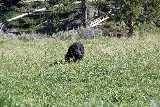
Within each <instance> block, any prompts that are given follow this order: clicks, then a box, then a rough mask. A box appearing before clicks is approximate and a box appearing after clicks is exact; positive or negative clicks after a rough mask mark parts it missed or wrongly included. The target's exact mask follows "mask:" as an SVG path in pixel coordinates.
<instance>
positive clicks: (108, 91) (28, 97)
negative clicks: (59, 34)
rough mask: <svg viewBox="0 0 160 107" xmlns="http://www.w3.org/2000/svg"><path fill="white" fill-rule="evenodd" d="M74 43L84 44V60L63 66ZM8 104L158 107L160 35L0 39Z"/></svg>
mask: <svg viewBox="0 0 160 107" xmlns="http://www.w3.org/2000/svg"><path fill="white" fill-rule="evenodd" d="M74 41H81V42H82V43H83V44H84V47H85V58H84V60H83V61H80V62H78V63H70V64H63V63H60V61H61V60H62V59H63V61H64V55H65V53H66V51H67V47H68V46H69V45H70V44H71V43H73V42H74ZM54 63H58V64H54ZM154 105H155V106H154ZM3 106H5V107H25V106H26V107H29V106H32V107H49V106H56V107H103V106H104V107H107V106H108V107H115V106H122V107H144V106H147V107H149V106H154V107H156V106H157V107H158V106H160V36H158V35H150V36H144V37H135V38H121V39H117V38H98V39H89V40H84V39H79V40H76V39H72V40H65V41H62V40H44V39H42V40H31V41H23V40H19V39H9V38H0V107H3Z"/></svg>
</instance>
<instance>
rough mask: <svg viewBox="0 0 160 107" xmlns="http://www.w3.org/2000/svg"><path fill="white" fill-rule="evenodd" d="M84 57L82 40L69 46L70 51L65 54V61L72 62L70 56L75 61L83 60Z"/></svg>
mask: <svg viewBox="0 0 160 107" xmlns="http://www.w3.org/2000/svg"><path fill="white" fill-rule="evenodd" d="M83 57H84V46H83V45H82V44H81V43H80V42H75V43H73V44H72V45H71V46H70V47H69V48H68V52H67V53H66V55H65V61H66V62H70V58H72V59H73V61H74V62H76V61H77V60H81V59H83Z"/></svg>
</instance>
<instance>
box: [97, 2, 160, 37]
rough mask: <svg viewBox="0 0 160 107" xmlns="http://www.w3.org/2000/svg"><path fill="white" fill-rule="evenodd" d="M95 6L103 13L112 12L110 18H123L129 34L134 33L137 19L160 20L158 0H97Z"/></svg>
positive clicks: (159, 3) (115, 19) (117, 19)
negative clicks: (112, 15)
mask: <svg viewBox="0 0 160 107" xmlns="http://www.w3.org/2000/svg"><path fill="white" fill-rule="evenodd" d="M95 4H96V6H97V7H98V8H99V9H100V10H101V11H102V12H103V13H105V14H108V13H110V14H108V15H111V14H114V17H113V19H112V20H114V21H121V20H124V21H125V22H126V25H127V26H128V27H129V32H128V34H129V36H132V35H133V34H134V25H136V24H137V23H139V20H140V19H142V20H143V21H148V22H151V21H154V20H160V12H159V9H160V2H159V0H99V1H97V2H96V3H95Z"/></svg>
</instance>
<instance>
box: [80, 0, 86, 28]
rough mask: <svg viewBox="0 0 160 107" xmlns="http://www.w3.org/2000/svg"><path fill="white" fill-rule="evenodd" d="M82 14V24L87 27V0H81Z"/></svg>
mask: <svg viewBox="0 0 160 107" xmlns="http://www.w3.org/2000/svg"><path fill="white" fill-rule="evenodd" d="M81 14H82V16H81V21H82V26H83V27H86V0H81Z"/></svg>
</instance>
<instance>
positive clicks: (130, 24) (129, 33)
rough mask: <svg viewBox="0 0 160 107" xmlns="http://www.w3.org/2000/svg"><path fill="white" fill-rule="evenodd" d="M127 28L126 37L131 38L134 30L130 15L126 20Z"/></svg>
mask: <svg viewBox="0 0 160 107" xmlns="http://www.w3.org/2000/svg"><path fill="white" fill-rule="evenodd" d="M128 27H129V32H128V35H129V36H133V35H134V28H133V17H132V13H130V17H129V20H128Z"/></svg>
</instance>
